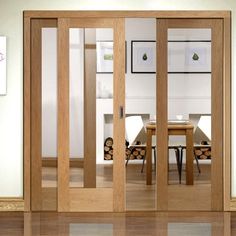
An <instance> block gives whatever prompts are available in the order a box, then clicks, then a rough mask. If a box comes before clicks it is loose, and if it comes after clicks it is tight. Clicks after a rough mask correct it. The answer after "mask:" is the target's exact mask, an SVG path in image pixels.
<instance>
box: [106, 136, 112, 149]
mask: <svg viewBox="0 0 236 236" xmlns="http://www.w3.org/2000/svg"><path fill="white" fill-rule="evenodd" d="M105 145H106V146H107V147H111V146H112V145H113V139H112V138H111V137H108V138H107V139H106V140H105Z"/></svg>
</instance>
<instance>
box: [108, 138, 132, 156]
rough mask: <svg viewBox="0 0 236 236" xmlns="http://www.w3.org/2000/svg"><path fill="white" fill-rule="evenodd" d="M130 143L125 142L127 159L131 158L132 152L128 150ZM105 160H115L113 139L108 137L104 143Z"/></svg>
mask: <svg viewBox="0 0 236 236" xmlns="http://www.w3.org/2000/svg"><path fill="white" fill-rule="evenodd" d="M128 146H129V143H128V142H127V141H125V148H126V150H125V155H126V158H127V157H128V156H130V154H131V150H130V149H129V148H128ZM104 159H105V160H113V138H111V137H108V138H106V140H105V142H104Z"/></svg>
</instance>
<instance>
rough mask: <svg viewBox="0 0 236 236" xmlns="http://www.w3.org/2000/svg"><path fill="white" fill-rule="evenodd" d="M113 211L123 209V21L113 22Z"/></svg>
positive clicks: (124, 199)
mask: <svg viewBox="0 0 236 236" xmlns="http://www.w3.org/2000/svg"><path fill="white" fill-rule="evenodd" d="M114 55H115V56H114V87H113V96H114V101H113V103H114V104H113V110H114V111H113V112H114V116H113V117H114V120H113V122H114V123H113V129H114V157H115V158H114V161H113V211H114V212H124V211H125V201H126V197H125V22H124V19H123V18H120V19H116V20H115V23H114Z"/></svg>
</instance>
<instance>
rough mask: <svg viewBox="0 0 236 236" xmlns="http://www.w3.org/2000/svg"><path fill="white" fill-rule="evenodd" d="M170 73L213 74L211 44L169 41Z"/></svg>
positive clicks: (208, 42) (205, 42)
mask: <svg viewBox="0 0 236 236" xmlns="http://www.w3.org/2000/svg"><path fill="white" fill-rule="evenodd" d="M168 73H169V74H171V73H172V74H178V73H179V74H181V73H183V74H186V73H191V74H201V73H204V74H207V73H211V42H210V41H169V42H168Z"/></svg>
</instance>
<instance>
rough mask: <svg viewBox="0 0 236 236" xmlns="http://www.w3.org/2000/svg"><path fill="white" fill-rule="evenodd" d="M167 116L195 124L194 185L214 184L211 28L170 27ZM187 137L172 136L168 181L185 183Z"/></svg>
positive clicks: (176, 121) (174, 122) (177, 122)
mask: <svg viewBox="0 0 236 236" xmlns="http://www.w3.org/2000/svg"><path fill="white" fill-rule="evenodd" d="M168 119H169V124H172V125H176V126H177V125H180V126H181V125H182V126H184V127H186V125H191V126H192V127H193V129H192V131H191V132H193V143H192V145H193V154H194V155H193V157H194V170H193V178H194V185H198V186H199V185H203V184H204V185H205V184H208V185H209V190H210V183H211V29H168ZM186 139H187V136H185V135H181V136H178V135H173V136H169V184H171V185H172V184H185V183H186V182H187V180H186V160H187V159H189V160H190V161H191V160H192V159H191V158H192V156H189V155H188V154H187V152H186V149H187V148H188V147H189V146H188V145H189V144H188V145H187V140H186Z"/></svg>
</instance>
